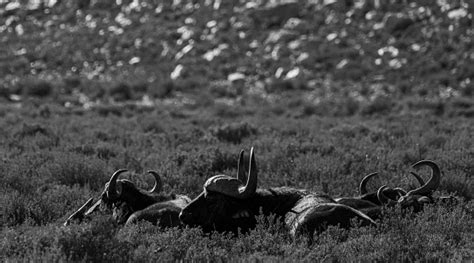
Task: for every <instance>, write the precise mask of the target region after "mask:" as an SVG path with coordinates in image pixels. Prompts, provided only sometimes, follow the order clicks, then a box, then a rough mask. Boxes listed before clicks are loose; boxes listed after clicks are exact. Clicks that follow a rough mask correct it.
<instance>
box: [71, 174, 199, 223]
mask: <svg viewBox="0 0 474 263" xmlns="http://www.w3.org/2000/svg"><path fill="white" fill-rule="evenodd" d="M126 171H127V170H124V169H121V170H117V171H116V172H115V173H114V174H113V175H112V176H111V178H110V180H109V182H107V183H106V184H105V188H104V191H103V192H102V194H101V196H100V198H99V200H98V201H97V202H95V203H94V204H93V205H92V206H91V207H90V208H89V206H90V205H91V204H92V201H93V199H92V198H91V199H89V200H88V201H87V202H86V203H85V204H84V205H83V206H82V207H81V208H79V209H78V210H77V211H76V212H74V213H73V214H72V215H71V216H69V218H68V219H67V220H66V222H64V225H65V226H66V225H68V224H69V223H70V222H71V221H72V220H79V221H81V220H82V219H84V217H88V216H89V215H91V214H92V213H93V212H95V211H96V210H98V208H99V207H102V208H106V209H109V210H112V217H113V218H114V220H115V221H116V222H117V223H119V224H124V223H125V224H130V223H134V222H137V221H139V220H146V221H150V222H152V223H154V224H156V223H159V225H160V226H163V227H173V226H178V225H180V223H181V222H180V220H179V217H178V216H179V213H180V212H181V210H182V209H183V208H184V207H185V206H186V205H187V204H188V203H189V202H190V201H191V200H190V199H189V198H188V197H187V196H184V195H175V194H162V193H160V191H161V188H162V182H161V178H160V176H159V175H158V173H156V172H155V171H149V173H150V174H151V175H153V177H154V178H155V184H154V186H153V188H152V189H151V190H150V191H147V190H144V189H139V188H138V187H136V186H135V184H134V183H132V182H131V181H129V180H126V179H120V180H119V179H118V177H119V176H120V175H121V174H123V173H125V172H126Z"/></svg>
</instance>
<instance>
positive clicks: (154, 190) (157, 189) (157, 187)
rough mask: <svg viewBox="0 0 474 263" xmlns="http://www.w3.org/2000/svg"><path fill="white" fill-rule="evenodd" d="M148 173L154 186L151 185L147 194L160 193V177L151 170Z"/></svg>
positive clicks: (161, 184)
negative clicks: (152, 179) (151, 176)
mask: <svg viewBox="0 0 474 263" xmlns="http://www.w3.org/2000/svg"><path fill="white" fill-rule="evenodd" d="M148 173H149V174H151V175H153V177H154V178H155V185H153V188H152V189H151V190H150V191H149V192H150V193H159V192H160V191H161V188H163V182H162V181H161V178H160V175H159V174H158V173H157V172H155V171H153V170H150V171H148Z"/></svg>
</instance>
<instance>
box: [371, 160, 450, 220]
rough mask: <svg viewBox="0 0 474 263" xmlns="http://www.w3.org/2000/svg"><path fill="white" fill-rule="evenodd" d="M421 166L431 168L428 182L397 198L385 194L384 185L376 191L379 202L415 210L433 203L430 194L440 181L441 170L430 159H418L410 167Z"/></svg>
mask: <svg viewBox="0 0 474 263" xmlns="http://www.w3.org/2000/svg"><path fill="white" fill-rule="evenodd" d="M422 166H428V167H430V168H431V177H430V179H429V180H428V182H426V183H425V184H423V185H421V186H420V187H418V188H416V189H414V190H411V191H408V192H407V193H406V194H404V195H402V196H400V197H399V198H391V197H389V196H386V195H385V192H384V190H385V189H386V188H387V186H386V185H384V186H382V187H380V188H379V190H378V191H377V196H378V198H379V200H380V202H382V203H387V204H389V205H395V204H399V205H400V207H401V208H407V207H411V208H413V210H414V211H415V212H418V211H420V210H421V209H422V208H423V205H424V204H428V203H433V202H434V199H433V197H432V194H433V192H434V191H435V190H436V189H437V188H438V187H439V184H440V181H441V170H440V169H439V166H438V165H437V164H436V163H435V162H433V161H430V160H422V161H419V162H417V163H415V164H414V165H413V166H412V167H413V168H415V169H416V168H419V167H422ZM412 174H415V173H412ZM421 182H422V181H421Z"/></svg>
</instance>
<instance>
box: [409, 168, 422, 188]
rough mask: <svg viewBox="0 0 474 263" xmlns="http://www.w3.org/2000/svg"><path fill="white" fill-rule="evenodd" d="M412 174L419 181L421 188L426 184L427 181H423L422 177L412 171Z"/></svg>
mask: <svg viewBox="0 0 474 263" xmlns="http://www.w3.org/2000/svg"><path fill="white" fill-rule="evenodd" d="M410 173H411V175H413V176H414V177H415V178H416V180H417V181H418V183H419V184H420V186H421V185H424V184H425V181H424V180H423V178H421V176H420V175H419V174H417V173H415V172H413V171H411V172H410Z"/></svg>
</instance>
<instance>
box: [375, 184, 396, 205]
mask: <svg viewBox="0 0 474 263" xmlns="http://www.w3.org/2000/svg"><path fill="white" fill-rule="evenodd" d="M386 188H387V185H383V186H382V187H380V188H379V190H377V198H378V199H379V202H380V203H381V204H386V203H387V204H392V203H395V201H393V200H392V199H390V198H388V197H387V196H386V195H385V194H384V193H383V191H384V190H385V189H386Z"/></svg>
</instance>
